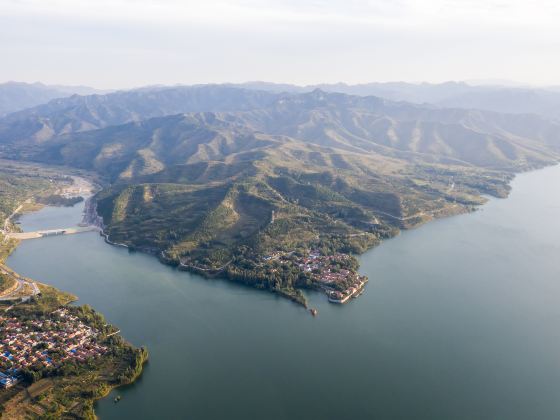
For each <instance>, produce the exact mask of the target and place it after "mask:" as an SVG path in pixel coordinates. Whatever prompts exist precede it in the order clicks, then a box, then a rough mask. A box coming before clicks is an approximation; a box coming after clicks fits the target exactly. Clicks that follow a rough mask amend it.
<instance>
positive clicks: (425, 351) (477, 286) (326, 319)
mask: <svg viewBox="0 0 560 420" xmlns="http://www.w3.org/2000/svg"><path fill="white" fill-rule="evenodd" d="M559 184H560V167H552V168H547V169H544V170H540V171H536V172H532V173H528V174H523V175H520V176H518V177H517V178H516V179H515V181H514V182H513V191H512V194H511V196H510V197H509V198H508V199H506V200H498V199H492V200H491V201H490V202H489V203H488V204H487V205H485V206H484V207H483V208H482V209H481V210H480V211H478V212H475V213H472V214H468V215H462V216H456V217H452V218H448V219H442V220H439V221H435V222H432V223H429V224H428V225H425V226H423V227H421V228H419V229H415V230H412V231H408V232H405V233H403V234H401V235H400V236H398V237H396V238H394V239H392V240H389V241H386V242H385V243H383V244H382V245H381V246H379V247H378V248H376V249H374V250H371V251H369V252H368V253H366V254H364V255H363V256H362V257H361V263H362V268H361V271H362V272H364V273H365V274H367V275H368V276H369V278H370V282H369V284H368V285H367V287H366V292H365V293H364V294H363V295H362V296H361V297H360V298H358V299H356V300H354V301H352V302H350V303H349V304H347V305H344V306H336V305H332V304H329V303H328V302H327V301H326V298H325V296H324V295H321V294H313V295H312V296H311V299H312V303H313V306H315V307H317V308H318V310H319V315H318V317H316V318H313V317H311V316H310V315H309V314H308V313H307V312H305V311H304V310H303V309H302V308H300V307H298V306H296V305H295V304H293V303H291V302H288V301H287V300H284V299H281V298H277V297H275V296H274V295H272V294H269V293H267V292H260V291H256V290H252V289H250V288H246V287H242V286H238V285H235V284H232V283H229V282H226V281H222V280H205V279H203V278H201V277H198V276H195V275H190V274H187V273H185V272H179V271H176V270H174V269H172V268H170V267H167V266H164V265H161V264H160V263H159V262H158V261H157V260H156V259H155V258H153V257H151V256H149V255H144V254H140V253H129V252H128V251H127V250H125V249H122V248H117V247H113V246H110V245H107V244H105V243H104V242H103V240H102V239H101V238H100V237H99V236H98V235H97V234H96V233H84V234H79V235H69V236H61V237H50V238H44V239H36V240H29V241H25V242H23V243H22V244H21V245H20V246H19V247H18V249H17V250H16V251H15V252H14V253H13V254H12V256H11V257H10V258H9V260H8V264H9V265H10V266H11V267H12V268H14V269H15V270H17V271H19V272H20V273H22V274H24V275H26V276H29V277H32V278H35V279H37V280H40V281H43V282H46V283H49V284H52V285H54V286H56V287H58V288H60V289H63V290H67V291H69V292H72V293H74V294H76V295H78V296H79V298H80V301H79V303H88V304H90V305H92V306H93V307H94V308H96V309H98V310H99V311H101V312H103V313H104V314H105V316H106V318H107V319H108V320H109V322H111V323H113V324H115V325H117V326H119V327H120V328H121V330H122V334H123V335H124V337H125V338H126V339H128V340H129V341H130V342H132V343H133V344H135V345H138V346H140V345H146V346H147V347H148V349H149V352H150V362H149V364H148V365H147V366H146V369H145V372H144V374H143V376H142V377H141V379H140V380H139V381H138V382H137V383H135V384H134V385H132V386H129V387H126V388H121V389H118V390H117V391H113V393H112V394H111V396H109V397H108V398H106V399H104V400H102V401H100V402H99V403H98V404H97V405H96V412H97V414H98V416H99V417H100V418H101V419H182V418H188V419H212V420H213V419H226V418H227V419H243V420H246V419H340V418H345V419H373V418H376V419H415V420H418V419H429V420H434V419H445V420H448V419H465V420H472V419H478V420H480V419H488V420H498V419H508V420H512V419H523V420H526V419H539V420H542V419H558V418H560V222H559V218H558V216H559V215H560V189H559V188H558V185H559ZM82 207H83V204H79V205H77V206H75V207H74V208H71V209H44V210H42V211H40V212H38V213H35V214H29V215H26V216H24V217H22V218H21V222H22V226H23V228H24V229H25V230H32V229H36V228H38V227H41V228H43V227H57V226H56V225H57V224H58V227H66V226H68V225H69V224H71V223H77V222H79V221H80V214H81V210H82ZM117 394H119V395H121V396H122V401H121V402H120V403H119V404H114V403H113V402H112V400H113V398H114V396H115V395H117Z"/></svg>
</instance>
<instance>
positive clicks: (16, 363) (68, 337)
mask: <svg viewBox="0 0 560 420" xmlns="http://www.w3.org/2000/svg"><path fill="white" fill-rule="evenodd" d="M97 335H98V333H97V331H96V330H94V329H93V328H91V327H89V326H87V325H86V324H84V323H83V322H82V321H81V320H80V319H79V318H77V317H76V316H74V315H72V314H70V313H69V312H68V310H67V309H64V308H62V309H58V310H57V311H55V312H53V313H52V316H50V317H49V318H48V319H36V320H27V321H23V322H22V321H20V320H19V319H18V318H14V317H11V318H7V317H2V316H0V387H2V388H9V387H10V386H12V385H14V384H15V383H17V382H18V380H19V372H20V371H21V370H22V369H25V368H30V367H32V366H33V367H57V366H60V365H61V364H62V363H63V362H64V361H65V360H68V359H73V360H76V361H77V362H81V361H85V360H87V359H89V358H94V357H97V356H100V355H102V354H104V353H105V352H106V351H107V348H106V347H105V346H102V345H100V344H98V343H97Z"/></svg>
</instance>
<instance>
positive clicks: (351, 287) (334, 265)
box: [297, 251, 368, 303]
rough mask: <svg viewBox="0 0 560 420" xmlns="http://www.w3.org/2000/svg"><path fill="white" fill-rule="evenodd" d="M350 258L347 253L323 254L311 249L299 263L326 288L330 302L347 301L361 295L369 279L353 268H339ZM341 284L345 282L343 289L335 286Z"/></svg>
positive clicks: (303, 269) (302, 268) (300, 266)
mask: <svg viewBox="0 0 560 420" xmlns="http://www.w3.org/2000/svg"><path fill="white" fill-rule="evenodd" d="M349 258H350V256H349V255H347V254H334V255H321V254H320V253H319V252H318V251H311V252H310V253H309V255H308V256H306V257H302V258H300V259H299V260H298V261H297V263H298V266H299V268H300V269H301V270H302V271H305V272H308V273H311V274H312V276H313V278H314V280H315V281H316V282H318V283H319V284H320V285H321V287H322V289H323V290H325V292H326V294H327V296H328V298H329V301H330V302H333V303H346V302H347V301H348V300H349V299H350V298H352V297H357V296H359V295H360V294H361V293H362V292H363V289H364V286H365V284H366V283H367V281H368V280H367V277H365V276H360V275H359V274H358V273H356V272H355V271H353V270H348V269H346V268H338V267H344V266H345V265H347V262H348V259H349ZM339 284H344V285H345V289H344V290H342V291H341V290H337V289H338V288H337V289H335V288H333V286H335V285H339Z"/></svg>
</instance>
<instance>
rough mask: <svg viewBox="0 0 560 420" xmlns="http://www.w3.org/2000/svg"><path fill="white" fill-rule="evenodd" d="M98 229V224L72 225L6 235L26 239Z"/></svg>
mask: <svg viewBox="0 0 560 420" xmlns="http://www.w3.org/2000/svg"><path fill="white" fill-rule="evenodd" d="M98 230H99V228H98V227H97V226H85V227H70V228H62V229H51V230H36V231H33V232H6V233H5V235H6V236H7V237H8V238H13V239H19V240H24V239H38V238H44V237H47V236H58V235H73V234H76V233H83V232H93V231H98Z"/></svg>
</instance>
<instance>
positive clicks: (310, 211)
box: [0, 85, 560, 295]
mask: <svg viewBox="0 0 560 420" xmlns="http://www.w3.org/2000/svg"><path fill="white" fill-rule="evenodd" d="M249 87H251V86H245V87H238V86H232V85H201V86H190V87H189V86H180V87H154V88H146V89H138V90H132V91H122V92H114V93H109V94H104V95H99V94H96V95H87V96H79V95H74V96H71V97H67V98H57V99H54V100H51V101H50V102H48V103H46V104H41V105H38V106H36V107H32V108H28V109H25V110H22V111H18V112H15V113H11V114H10V115H7V116H5V117H4V118H1V119H0V157H2V158H6V159H14V160H25V161H34V162H41V163H45V164H53V165H66V166H70V167H75V168H81V169H87V170H90V171H95V172H97V173H98V174H99V175H100V176H101V177H102V178H103V179H104V188H103V190H102V191H101V192H99V193H98V194H97V196H96V197H95V205H96V207H97V211H98V213H99V214H100V216H101V217H102V219H103V222H104V225H105V233H106V234H107V235H108V237H109V238H110V240H111V241H114V242H119V243H123V244H126V245H128V246H130V247H133V248H137V249H141V250H144V251H148V252H153V253H156V254H157V255H159V256H160V258H162V259H163V260H165V261H166V262H168V263H172V264H177V265H181V266H183V267H191V268H193V267H195V268H196V269H197V270H199V271H202V272H206V273H208V272H214V271H216V272H220V273H221V274H222V275H227V276H229V277H232V278H235V279H238V280H239V279H242V280H243V281H249V280H248V279H250V283H251V284H253V285H255V286H257V287H263V288H274V290H279V288H280V289H281V290H282V291H283V293H284V294H287V295H292V294H293V293H295V292H294V291H295V290H296V289H298V288H300V287H303V286H302V284H300V283H297V281H296V282H295V283H294V280H293V279H291V280H287V279H288V277H286V278H284V277H282V276H279V275H278V273H277V272H275V271H270V270H272V268H270V267H268V268H266V269H264V268H263V266H262V263H261V261H262V258H263V256H266V255H271V254H274V253H277V252H291V251H293V250H297V249H311V248H319V249H322V250H323V252H325V253H326V252H331V253H332V252H344V253H360V252H363V251H364V250H366V249H367V248H369V247H371V246H373V245H375V244H377V243H379V242H380V241H381V240H382V239H384V238H386V237H390V236H392V235H394V234H395V233H396V232H398V230H399V229H402V228H408V227H412V226H415V225H417V224H420V223H423V222H425V221H427V220H430V219H432V218H434V217H441V216H445V215H450V214H456V213H461V212H465V211H469V210H471V209H473V208H474V207H475V206H477V205H479V204H481V203H483V202H484V201H485V198H484V197H483V196H484V195H486V194H490V195H494V196H499V197H503V196H505V195H507V193H508V190H509V186H508V183H509V181H510V180H511V178H512V176H513V174H514V173H515V172H518V171H523V170H529V169H532V168H537V167H542V166H545V165H550V164H553V163H556V162H557V161H558V160H559V158H560V123H559V122H557V121H556V119H555V118H552V117H550V116H548V115H547V114H546V113H543V114H536V113H532V114H513V113H499V112H495V111H488V110H473V109H463V108H450V107H442V106H437V105H428V104H423V105H422V104H414V103H409V102H403V101H393V100H389V99H384V98H380V97H376V96H360V95H349V94H345V93H335V92H327V91H324V90H321V89H314V90H312V91H310V92H302V93H300V92H278V91H274V90H273V89H268V90H258V89H256V87H251V88H249ZM257 87H260V88H262V86H257ZM280 90H286V89H280ZM228 273H229V275H228ZM240 273H243V274H240ZM271 278H275V279H276V280H275V281H274V282H273V283H271V281H270V279H271ZM290 278H291V277H290Z"/></svg>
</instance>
